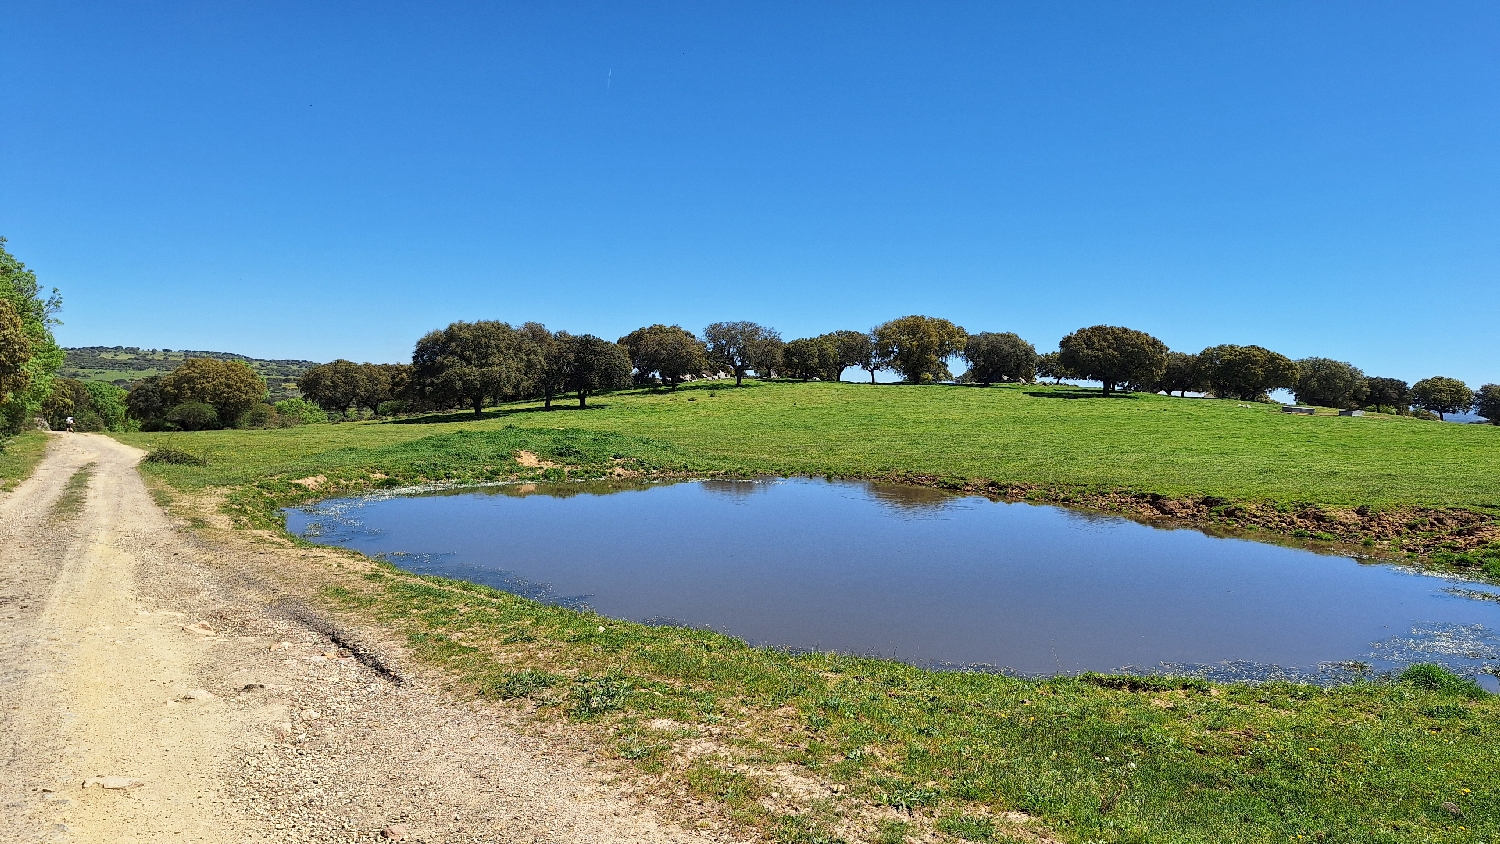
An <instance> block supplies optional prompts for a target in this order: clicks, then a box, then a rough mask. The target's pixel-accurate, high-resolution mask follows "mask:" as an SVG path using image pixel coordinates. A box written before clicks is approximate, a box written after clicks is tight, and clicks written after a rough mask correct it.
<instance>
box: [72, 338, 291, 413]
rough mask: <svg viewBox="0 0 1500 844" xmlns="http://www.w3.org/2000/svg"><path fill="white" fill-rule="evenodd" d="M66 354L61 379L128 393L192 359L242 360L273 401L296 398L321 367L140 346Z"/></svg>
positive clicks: (76, 349)
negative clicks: (305, 377) (300, 381)
mask: <svg viewBox="0 0 1500 844" xmlns="http://www.w3.org/2000/svg"><path fill="white" fill-rule="evenodd" d="M62 352H63V353H64V355H65V358H64V361H63V364H62V368H61V369H59V370H58V372H57V374H58V375H60V376H62V377H66V378H76V379H78V380H79V381H103V382H105V383H109V384H114V385H115V386H117V387H124V388H126V389H130V388H131V387H132V386H134V385H135V383H136V382H138V381H140V380H142V379H144V378H151V377H153V376H161V375H166V374H167V373H169V372H171V371H172V370H174V369H176V368H177V367H178V366H181V365H182V362H183V361H184V360H187V359H188V358H213V359H215V360H241V361H244V362H245V363H246V364H248V365H249V366H250V368H251V369H254V370H255V371H256V372H257V373H258V374H259V375H260V376H261V377H262V378H264V379H265V380H266V387H267V389H268V390H269V392H270V395H271V400H272V401H280V400H282V399H288V398H295V397H296V393H297V383H296V382H297V378H299V377H300V376H301V375H302V374H303V373H304V372H306V371H307V370H308V369H310V368H311V367H314V366H317V364H316V363H314V362H313V361H310V360H263V359H260V358H252V357H247V356H245V355H239V354H234V353H233V352H214V351H188V350H183V349H142V348H139V347H136V346H72V347H69V348H66V349H63V350H62Z"/></svg>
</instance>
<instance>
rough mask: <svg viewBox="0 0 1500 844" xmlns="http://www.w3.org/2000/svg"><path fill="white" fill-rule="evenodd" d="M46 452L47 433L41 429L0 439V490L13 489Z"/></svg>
mask: <svg viewBox="0 0 1500 844" xmlns="http://www.w3.org/2000/svg"><path fill="white" fill-rule="evenodd" d="M46 453H47V435H46V434H45V433H43V432H41V431H27V432H26V433H24V434H19V435H17V436H14V437H11V438H9V439H3V440H0V492H7V491H9V490H12V489H15V487H16V485H17V484H19V483H20V482H21V481H23V480H25V479H26V476H28V475H30V474H31V470H32V469H33V468H35V467H36V464H37V463H38V462H40V461H41V459H42V455H43V454H46Z"/></svg>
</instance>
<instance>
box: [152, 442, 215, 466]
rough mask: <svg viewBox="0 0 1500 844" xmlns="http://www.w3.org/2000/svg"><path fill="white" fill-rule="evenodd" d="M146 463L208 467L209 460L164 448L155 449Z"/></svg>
mask: <svg viewBox="0 0 1500 844" xmlns="http://www.w3.org/2000/svg"><path fill="white" fill-rule="evenodd" d="M145 462H147V463H170V464H172V465H174V466H207V465H208V458H206V457H200V456H198V455H196V454H193V453H191V452H187V451H182V450H181V449H176V448H169V447H166V446H163V447H162V448H157V449H153V450H152V451H151V453H150V454H147V455H146V461H145Z"/></svg>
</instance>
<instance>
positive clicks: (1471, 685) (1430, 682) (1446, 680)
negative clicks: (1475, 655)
mask: <svg viewBox="0 0 1500 844" xmlns="http://www.w3.org/2000/svg"><path fill="white" fill-rule="evenodd" d="M1400 679H1401V682H1403V683H1409V684H1411V685H1413V686H1416V687H1417V688H1419V689H1426V690H1427V691H1430V692H1437V693H1438V694H1443V695H1451V696H1453V697H1465V698H1469V699H1470V700H1478V699H1479V698H1482V697H1484V696H1485V695H1487V694H1489V692H1486V691H1485V690H1484V687H1483V686H1481V685H1479V684H1478V683H1476V682H1474V681H1473V680H1470V679H1469V678H1468V677H1460V676H1458V675H1457V674H1454V673H1453V672H1452V671H1449V670H1448V669H1446V668H1444V667H1442V666H1441V665H1431V664H1427V663H1424V664H1421V665H1413V666H1411V667H1410V668H1408V669H1406V670H1405V671H1403V672H1401V678H1400Z"/></svg>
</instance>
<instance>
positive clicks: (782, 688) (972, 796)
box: [120, 384, 1500, 844]
mask: <svg viewBox="0 0 1500 844" xmlns="http://www.w3.org/2000/svg"><path fill="white" fill-rule="evenodd" d="M1032 393H1036V395H1032ZM1077 395H1078V394H1077V393H1076V392H1075V391H1071V390H1066V389H1059V390H1050V389H1028V390H1022V389H1013V388H990V389H975V388H898V387H866V386H863V385H819V384H810V385H801V384H773V385H756V386H754V387H751V388H748V389H743V390H734V389H727V388H723V387H718V388H713V387H708V386H702V387H698V388H696V389H684V390H679V391H678V392H676V393H675V394H670V393H663V394H652V393H649V392H643V393H633V394H625V395H616V396H610V397H608V398H607V399H606V400H604V401H601V402H600V404H601V407H599V408H597V409H590V410H588V411H573V410H569V411H557V412H553V413H543V412H540V411H537V410H535V409H534V408H532V407H530V406H514V407H507V408H502V409H500V410H497V411H494V412H491V413H490V414H489V415H488V416H487V417H486V418H485V419H484V420H482V421H478V422H475V421H473V420H472V419H469V418H464V417H458V418H454V419H450V420H439V419H426V420H417V421H409V422H402V423H395V424H368V423H357V424H344V425H331V426H330V425H322V426H312V427H308V428H302V429H292V430H287V431H243V432H240V431H231V432H214V433H208V434H186V435H160V434H133V435H121V436H120V438H121V439H124V440H126V441H128V442H133V443H136V444H140V445H143V446H147V447H162V446H168V447H173V448H177V449H181V450H183V451H186V452H190V453H192V454H194V455H198V456H202V457H206V458H207V460H208V462H207V465H202V466H199V465H189V464H186V463H177V464H174V463H152V464H149V465H148V466H147V467H146V468H145V471H146V472H147V473H149V474H151V475H153V476H154V478H155V479H156V480H157V481H159V482H161V483H164V484H165V485H167V486H168V487H174V488H176V489H179V490H183V491H193V490H204V489H208V488H216V489H219V490H222V491H223V492H224V494H225V496H226V499H227V501H228V502H229V506H230V508H231V509H232V510H234V511H235V512H236V513H237V514H238V515H239V516H240V517H241V518H242V519H243V521H244V522H245V523H249V524H254V525H259V526H273V525H274V524H275V523H276V513H275V510H274V506H275V505H276V504H278V503H286V502H291V501H296V500H304V499H307V498H310V497H316V496H319V495H323V494H328V493H330V492H332V491H337V490H340V489H350V488H359V487H369V486H390V485H402V484H406V483H414V482H424V481H441V480H453V481H459V482H474V481H486V480H498V479H506V478H527V477H531V478H557V477H563V476H566V477H571V478H584V477H607V476H630V475H637V474H697V473H708V472H729V473H741V474H752V473H756V472H772V473H815V474H841V475H865V476H871V475H887V476H889V475H915V476H924V477H928V478H936V479H949V480H954V481H958V482H963V483H973V482H978V481H993V482H997V483H1005V484H1032V485H1036V487H1037V488H1039V489H1051V490H1053V491H1054V492H1055V491H1056V489H1065V490H1072V491H1075V492H1077V493H1078V494H1079V495H1085V494H1089V491H1090V490H1095V491H1101V492H1100V494H1103V492H1109V491H1118V490H1122V489H1123V490H1134V491H1138V492H1150V493H1156V494H1159V495H1164V496H1173V497H1186V496H1220V497H1223V498H1225V499H1228V500H1231V501H1235V500H1237V501H1261V502H1268V503H1267V506H1272V507H1274V506H1277V505H1279V504H1282V503H1288V502H1290V503H1295V502H1307V501H1312V502H1318V503H1320V504H1322V505H1327V506H1331V507H1332V506H1358V505H1370V506H1374V507H1377V508H1380V507H1387V508H1401V507H1411V506H1429V507H1464V508H1472V509H1475V510H1481V509H1484V508H1487V507H1489V508H1492V507H1494V503H1495V502H1496V501H1497V500H1500V496H1496V495H1495V492H1496V486H1497V484H1500V471H1497V470H1500V465H1497V462H1500V430H1495V429H1490V428H1482V427H1479V426H1456V425H1442V424H1439V423H1424V422H1418V421H1414V420H1404V419H1383V418H1370V417H1367V418H1365V419H1340V418H1336V417H1334V418H1324V417H1313V418H1305V417H1290V416H1283V415H1281V414H1278V413H1275V412H1274V409H1269V408H1263V407H1260V406H1252V407H1240V406H1239V403H1236V402H1213V401H1199V400H1182V399H1168V398H1165V397H1159V396H1156V397H1152V396H1137V397H1133V398H1129V399H1110V400H1102V399H1092V400H1091V399H1089V398H1078V397H1076V396H1077ZM522 452H526V454H524V455H523V454H521V453H522ZM518 456H519V457H522V458H524V461H523V460H518V459H517V458H518ZM533 458H535V459H533ZM549 464H555V465H549ZM327 579H328V582H327V588H326V591H325V597H326V599H327V600H328V601H329V602H330V604H331V605H332V606H334V607H338V608H340V609H341V610H342V611H344V612H349V613H354V614H357V615H358V616H361V617H365V618H372V619H374V620H376V621H378V622H380V623H381V624H383V625H385V626H387V627H389V628H391V629H394V630H396V631H398V632H400V633H402V634H404V635H405V636H406V638H407V641H408V642H409V644H410V646H411V650H412V653H413V654H414V655H415V656H416V657H417V658H419V659H422V660H425V661H428V662H430V663H432V664H434V665H438V666H441V667H443V668H444V669H446V670H447V671H448V672H450V674H451V676H453V677H454V678H455V681H456V683H457V687H458V688H460V689H466V690H468V691H469V692H470V693H473V694H476V695H481V696H486V697H490V698H497V699H506V700H512V701H515V702H516V703H517V704H518V705H523V706H528V707H534V710H535V712H536V713H537V715H538V717H542V718H548V719H568V720H571V721H575V722H578V723H579V729H580V730H584V731H589V732H591V733H593V734H594V735H596V736H597V737H599V738H600V740H601V741H602V742H603V743H604V746H605V747H606V748H607V751H608V752H610V753H612V754H614V755H615V756H616V757H617V758H618V760H619V761H620V763H621V764H622V765H626V766H628V767H629V768H630V769H632V770H633V771H634V772H635V774H636V775H637V776H639V777H642V778H645V779H646V780H647V781H650V782H654V783H655V784H656V786H655V787H657V788H659V789H663V790H667V791H675V792H677V793H680V794H682V795H683V796H684V797H688V798H694V799H701V800H706V801H708V803H709V804H710V805H711V806H712V807H713V809H712V811H713V812H715V813H718V814H719V816H721V817H723V818H725V819H727V820H729V821H730V822H733V823H735V824H738V825H741V826H743V827H745V828H753V829H758V830H761V831H763V832H764V834H765V835H766V836H767V837H768V838H769V839H771V840H776V841H782V842H788V844H791V843H792V842H819V841H821V842H834V841H839V840H843V841H849V842H854V841H879V842H884V843H885V844H890V842H898V841H918V840H924V841H957V840H974V841H987V840H1007V839H1008V838H1011V837H1016V838H1019V839H1021V840H1027V836H1034V835H1035V834H1037V833H1040V834H1045V835H1048V836H1051V837H1053V838H1056V839H1058V840H1063V841H1069V842H1085V841H1110V842H1125V841H1142V842H1144V841H1151V842H1209V841H1256V842H1260V841H1264V842H1271V841H1299V840H1302V841H1339V842H1342V841H1348V842H1354V841H1360V842H1369V841H1374V842H1397V841H1400V842H1413V841H1433V842H1437V841H1442V842H1448V841H1454V842H1457V841H1493V840H1495V839H1496V837H1497V836H1500V814H1497V810H1500V741H1497V739H1500V733H1497V731H1500V718H1497V716H1500V703H1497V699H1496V698H1494V697H1490V696H1485V695H1482V694H1476V691H1475V689H1474V688H1473V687H1472V686H1471V685H1466V684H1464V683H1462V682H1459V681H1457V680H1456V679H1454V678H1444V677H1442V676H1437V675H1429V676H1425V677H1417V678H1415V679H1416V682H1402V681H1391V680H1382V681H1380V682H1370V683H1363V684H1356V685H1351V686H1344V687H1339V688H1335V689H1327V690H1325V689H1319V688H1315V687H1310V686H1300V685H1290V684H1269V685H1260V686H1224V685H1213V684H1207V683H1202V682H1199V681H1178V680H1141V679H1139V678H1136V679H1131V678H1097V677H1095V678H1066V679H1055V680H1047V681H1036V680H1021V679H1015V678H1007V677H1001V676H993V675H983V674H959V673H936V672H930V671H923V670H920V669H916V668H911V667H909V666H905V665H901V664H898V663H892V662H885V661H880V660H867V659H856V658H849V657H842V656H834V655H816V654H815V655H789V654H785V653H779V652H774V651H767V650H758V649H753V648H749V647H747V646H745V645H744V644H743V643H739V642H736V641H734V640H732V639H728V638H725V637H722V636H718V635H716V634H712V633H705V632H700V631H690V630H683V629H677V628H653V627H645V626H641V625H635V624H629V623H622V622H616V621H611V620H608V619H604V618H601V617H598V616H594V615H591V614H587V613H579V612H575V611H571V610H564V609H559V608H555V607H548V606H543V605H539V604H536V603H533V602H530V601H526V600H524V599H521V598H518V597H515V596H511V595H507V594H504V593H500V592H495V591H492V590H489V589H486V588H484V587H479V586H474V585H470V584H462V583H453V582H447V581H442V580H438V579H434V578H419V577H415V576H412V575H407V574H404V573H401V572H399V571H397V570H395V569H392V568H389V567H384V566H381V567H376V568H375V569H374V570H371V571H369V572H368V573H367V574H365V575H364V576H354V575H350V574H347V573H346V572H345V571H343V570H337V571H335V570H330V571H329V572H328V573H327ZM1445 803H1448V804H1450V805H1451V806H1452V807H1453V809H1456V810H1457V812H1458V814H1455V813H1454V812H1453V811H1450V810H1449V809H1446V808H1444V804H1445ZM1031 840H1036V839H1035V838H1034V837H1033V838H1032V839H1031Z"/></svg>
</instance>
